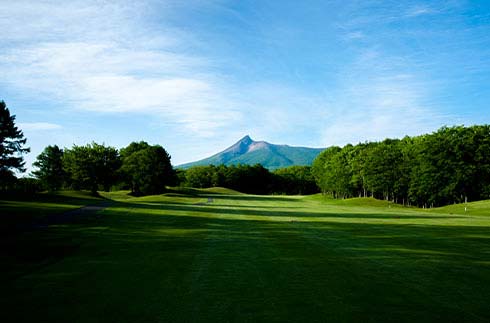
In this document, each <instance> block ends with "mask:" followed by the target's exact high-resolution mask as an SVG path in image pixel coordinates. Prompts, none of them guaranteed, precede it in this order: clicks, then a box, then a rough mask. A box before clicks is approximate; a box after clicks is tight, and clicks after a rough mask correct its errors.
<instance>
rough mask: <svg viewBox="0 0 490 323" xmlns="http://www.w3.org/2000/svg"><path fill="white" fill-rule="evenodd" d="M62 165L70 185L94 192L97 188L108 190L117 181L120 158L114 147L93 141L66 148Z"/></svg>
mask: <svg viewBox="0 0 490 323" xmlns="http://www.w3.org/2000/svg"><path fill="white" fill-rule="evenodd" d="M63 165H64V169H65V171H66V173H67V174H68V177H67V178H68V184H69V185H70V186H72V187H73V188H75V189H87V190H90V191H91V192H92V193H95V192H97V190H99V189H103V190H105V191H108V190H109V189H110V188H111V186H112V185H114V184H115V183H116V182H117V179H118V178H117V170H118V169H119V167H120V166H121V160H120V158H119V152H118V151H117V149H116V148H113V147H106V146H104V145H100V144H97V143H95V142H94V143H92V144H88V145H85V146H77V145H73V147H72V148H70V149H66V150H65V153H64V156H63Z"/></svg>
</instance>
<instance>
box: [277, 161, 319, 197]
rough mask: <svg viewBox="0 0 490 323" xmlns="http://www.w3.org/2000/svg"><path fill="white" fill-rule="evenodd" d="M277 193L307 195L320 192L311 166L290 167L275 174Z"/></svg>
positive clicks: (278, 170) (280, 169)
mask: <svg viewBox="0 0 490 323" xmlns="http://www.w3.org/2000/svg"><path fill="white" fill-rule="evenodd" d="M273 176H274V185H273V191H274V192H275V193H284V194H289V195H297V194H299V195H306V194H313V193H317V192H318V186H317V185H316V183H315V178H314V177H313V174H312V172H311V167H310V166H290V167H285V168H279V169H277V170H275V171H274V172H273Z"/></svg>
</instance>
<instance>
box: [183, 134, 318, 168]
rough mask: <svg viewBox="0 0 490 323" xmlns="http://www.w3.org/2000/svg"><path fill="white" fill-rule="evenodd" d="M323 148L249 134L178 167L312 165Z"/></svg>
mask: <svg viewBox="0 0 490 323" xmlns="http://www.w3.org/2000/svg"><path fill="white" fill-rule="evenodd" d="M323 150H324V148H307V147H291V146H288V145H274V144H270V143H268V142H265V141H253V140H252V138H250V136H248V135H247V136H245V137H243V138H242V139H240V140H239V141H238V142H237V143H235V144H234V145H233V146H231V147H229V148H227V149H225V150H223V151H222V152H220V153H217V154H215V155H213V156H211V157H208V158H205V159H202V160H199V161H196V162H191V163H187V164H182V165H179V166H177V168H183V169H186V168H189V167H192V166H204V165H221V164H225V165H236V164H246V165H254V164H262V166H264V167H266V168H268V169H270V170H274V169H277V168H282V167H288V166H294V165H311V164H312V162H313V159H315V157H316V156H317V155H318V154H319V153H320V152H321V151H323Z"/></svg>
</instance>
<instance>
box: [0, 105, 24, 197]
mask: <svg viewBox="0 0 490 323" xmlns="http://www.w3.org/2000/svg"><path fill="white" fill-rule="evenodd" d="M26 141H27V139H26V138H24V134H23V133H22V131H21V130H20V129H19V128H17V126H16V125H15V115H10V111H9V109H8V108H7V105H6V104H5V102H3V101H0V189H1V190H5V189H8V188H9V187H10V186H11V185H12V184H13V183H15V180H16V178H15V175H14V171H18V172H24V171H25V168H24V159H23V157H22V154H25V153H28V152H29V151H30V149H29V148H25V147H24V145H25V143H26Z"/></svg>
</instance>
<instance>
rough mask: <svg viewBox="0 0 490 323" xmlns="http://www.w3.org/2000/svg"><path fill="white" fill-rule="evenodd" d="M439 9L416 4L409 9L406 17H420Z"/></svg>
mask: <svg viewBox="0 0 490 323" xmlns="http://www.w3.org/2000/svg"><path fill="white" fill-rule="evenodd" d="M436 12H437V11H436V10H434V9H433V8H431V7H428V6H426V5H416V6H414V7H411V8H409V9H408V10H407V13H406V17H418V16H423V15H429V14H434V13H436Z"/></svg>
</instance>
